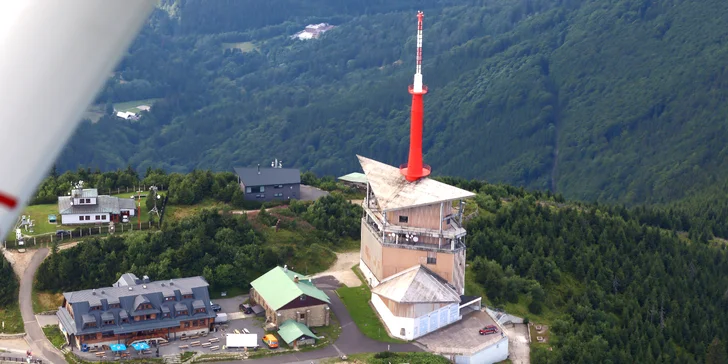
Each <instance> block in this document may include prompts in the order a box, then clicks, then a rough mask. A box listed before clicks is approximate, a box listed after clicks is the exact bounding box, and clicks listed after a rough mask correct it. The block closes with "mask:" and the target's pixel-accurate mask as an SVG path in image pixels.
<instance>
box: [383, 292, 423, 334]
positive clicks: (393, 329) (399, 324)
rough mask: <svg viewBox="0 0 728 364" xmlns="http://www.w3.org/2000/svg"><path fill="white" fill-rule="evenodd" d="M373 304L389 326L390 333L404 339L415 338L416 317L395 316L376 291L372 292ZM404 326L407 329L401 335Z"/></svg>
mask: <svg viewBox="0 0 728 364" xmlns="http://www.w3.org/2000/svg"><path fill="white" fill-rule="evenodd" d="M372 305H373V306H374V309H375V310H377V313H379V316H381V317H382V320H383V321H384V325H386V326H387V328H388V329H389V333H390V334H392V336H394V337H396V338H398V339H403V340H412V339H414V334H415V332H414V327H415V319H412V318H407V317H397V316H394V315H393V314H392V313H391V312H389V308H387V305H385V304H384V302H382V300H381V299H380V298H379V296H378V295H376V294H374V293H372ZM402 328H404V330H405V333H404V335H400V332H401V330H402Z"/></svg>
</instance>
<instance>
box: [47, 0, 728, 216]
mask: <svg viewBox="0 0 728 364" xmlns="http://www.w3.org/2000/svg"><path fill="white" fill-rule="evenodd" d="M321 2H322V5H321V7H320V10H321V13H320V15H319V16H314V15H312V13H310V12H308V10H307V11H305V12H300V11H298V10H296V9H297V8H296V7H291V8H290V9H288V10H285V7H283V8H281V7H280V6H279V5H281V4H283V3H285V2H280V1H279V2H276V3H275V4H272V5H271V7H270V8H268V10H270V11H278V12H279V13H280V14H276V16H275V17H267V18H266V17H264V18H265V19H261V20H260V21H261V22H262V23H260V24H258V27H257V28H252V29H250V28H249V27H247V26H246V25H240V26H236V25H235V24H236V23H235V22H234V21H232V20H229V19H228V18H224V19H227V20H224V19H223V18H222V17H221V16H218V15H214V14H217V13H220V12H224V10H226V9H227V10H229V11H230V12H232V13H235V12H234V11H233V10H235V9H239V6H242V5H240V4H238V3H234V4H233V3H229V4H228V3H227V2H215V4H217V7H215V8H214V9H212V10H209V12H210V14H213V15H209V16H208V15H205V16H203V15H199V14H198V15H199V18H195V17H194V16H191V15H189V14H196V13H195V12H192V10H191V9H192V7H190V8H187V10H185V7H184V6H191V5H189V4H193V3H195V4H198V5H199V4H202V3H205V2H204V1H192V0H190V1H189V2H187V3H185V2H182V3H181V4H178V6H181V7H182V10H179V11H177V13H179V14H181V15H180V17H179V18H169V17H168V14H167V13H166V12H163V11H158V12H157V13H156V14H155V15H154V17H153V18H152V21H150V25H149V26H148V27H147V28H146V29H145V30H144V32H143V34H142V35H141V36H140V37H139V39H138V40H137V41H136V42H135V44H134V45H133V46H132V49H131V50H130V54H129V56H128V57H127V58H126V59H125V61H124V62H123V63H122V64H121V65H120V67H119V73H118V74H117V76H116V77H115V78H114V79H113V80H111V81H110V82H109V85H108V87H107V88H106V90H105V91H104V92H103V93H102V94H101V95H100V96H99V101H100V102H106V101H107V100H108V101H126V100H128V98H129V97H133V95H134V94H143V95H144V97H145V98H146V97H163V98H164V100H163V101H160V102H159V103H157V104H155V106H154V107H153V108H152V111H151V113H150V114H148V115H146V116H144V117H143V118H142V120H141V121H140V123H138V124H135V125H128V124H129V123H127V122H123V121H119V120H117V119H114V118H102V119H101V121H100V122H99V123H97V124H93V125H91V124H87V125H84V126H83V127H82V129H81V130H80V131H79V133H78V134H79V135H78V136H77V137H76V138H75V139H74V140H73V141H72V143H71V144H70V146H69V147H68V148H67V150H66V151H65V152H64V154H63V155H62V157H61V158H60V159H59V163H58V165H59V168H60V169H75V168H76V167H77V166H79V165H83V166H92V167H100V168H103V169H106V168H119V167H125V166H126V164H127V163H131V164H132V165H133V166H134V167H136V168H138V169H140V170H141V169H145V168H146V167H148V166H155V167H162V168H165V169H167V170H170V171H180V172H183V171H188V170H190V169H193V168H213V169H217V170H229V169H230V168H231V167H232V166H233V165H255V164H257V163H267V162H268V160H269V159H272V158H279V159H283V160H284V161H285V163H286V164H287V165H289V166H294V165H295V166H299V167H303V168H305V169H310V170H313V171H314V172H317V173H319V174H321V173H325V174H344V173H348V172H350V171H351V170H355V169H358V166H357V162H356V158H354V154H357V153H358V154H363V155H367V156H369V157H373V158H376V159H379V160H382V161H384V162H387V163H391V164H399V163H402V162H405V161H406V154H407V148H408V140H407V137H408V128H409V95H408V94H407V91H406V87H407V85H408V84H409V83H410V82H411V77H412V73H413V67H412V65H413V64H414V59H413V58H414V24H415V23H414V21H413V20H414V17H413V15H412V14H413V13H414V10H416V8H415V5H416V4H415V3H414V2H403V3H398V5H397V6H396V7H394V6H391V7H389V6H385V5H382V6H380V7H368V6H367V5H366V4H364V3H359V2H351V3H348V4H349V6H347V7H343V8H342V7H339V5H336V4H335V3H328V2H326V1H323V0H322V1H321ZM279 3H280V4H279ZM454 3H455V2H449V1H446V2H436V1H428V2H425V3H422V4H420V5H418V6H422V9H424V10H425V11H426V18H425V42H424V52H425V66H424V70H423V73H424V74H425V82H426V83H427V84H428V85H429V87H430V92H429V93H428V95H427V96H426V111H425V112H426V116H425V120H426V126H425V143H424V146H425V152H426V156H425V158H426V161H427V162H428V163H429V164H431V165H432V166H433V169H434V173H436V174H444V175H459V176H464V177H468V178H480V179H486V180H489V181H494V182H508V183H512V184H517V185H523V186H527V187H531V188H539V189H547V188H551V189H553V190H556V191H559V192H562V193H564V194H565V195H566V196H568V197H573V198H579V199H589V200H600V201H620V202H625V203H640V202H665V201H671V200H676V199H679V198H682V197H684V196H686V195H691V194H693V193H695V192H696V191H699V190H701V189H702V188H704V187H706V186H711V185H713V184H714V183H715V182H716V181H719V180H720V179H721V178H724V177H726V174H728V173H726V171H728V169H726V168H725V167H726V166H724V165H723V160H724V158H722V157H723V155H724V154H725V150H726V149H725V146H724V143H721V142H722V141H723V139H725V136H727V134H728V132H727V131H726V128H725V117H726V115H728V110H726V106H725V102H723V101H725V99H726V88H725V87H724V80H726V77H728V75H726V71H725V67H724V66H723V64H724V63H725V62H724V60H725V59H726V57H725V56H726V54H725V53H726V52H728V48H726V47H725V43H726V39H728V17H723V16H714V15H715V14H726V13H728V3H725V2H721V1H717V0H708V1H700V2H699V1H696V0H672V1H662V2H659V3H657V2H652V1H647V0H619V1H617V0H610V1H596V0H581V1H579V0H570V1H566V0H564V1H557V2H553V1H535V0H529V1H520V0H519V1H516V0H500V1H487V2H485V1H475V0H471V1H466V2H465V3H461V2H459V3H460V4H454ZM235 4H237V5H235ZM273 5H275V6H273ZM276 9H278V10H276ZM185 11H187V13H185ZM261 11H263V10H261ZM297 11H298V12H297ZM190 12H192V13H190ZM216 12H217V13H216ZM185 14H188V15H185ZM206 14H207V13H206ZM190 19H193V20H190ZM221 19H222V20H221ZM280 19H284V20H280ZM215 20H220V21H219V24H218V25H217V26H216V25H215V24H217V23H216V22H215ZM314 21H330V22H332V23H334V24H336V25H338V27H337V28H336V29H334V30H332V31H330V32H329V33H327V34H325V35H324V36H323V37H322V38H321V39H319V40H316V41H312V42H300V41H293V40H290V39H288V35H290V34H292V33H293V32H295V31H297V30H299V29H301V28H302V26H303V25H305V24H307V23H308V22H314ZM256 24H257V23H256ZM215 32H217V33H215ZM245 41H252V42H253V43H254V44H255V46H256V47H257V50H256V51H253V52H249V53H241V52H239V51H234V50H233V51H231V50H223V49H222V46H221V44H222V43H224V42H245ZM135 91H138V92H135ZM120 124H122V125H123V126H121V127H120V126H119V125H120ZM89 141H91V142H89Z"/></svg>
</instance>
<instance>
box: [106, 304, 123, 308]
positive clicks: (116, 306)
mask: <svg viewBox="0 0 728 364" xmlns="http://www.w3.org/2000/svg"><path fill="white" fill-rule="evenodd" d="M109 308H121V305H120V304H118V303H110V304H109Z"/></svg>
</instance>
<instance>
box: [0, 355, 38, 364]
mask: <svg viewBox="0 0 728 364" xmlns="http://www.w3.org/2000/svg"><path fill="white" fill-rule="evenodd" d="M4 362H11V363H26V362H27V359H26V358H16V357H12V356H0V363H4ZM30 362H31V363H38V364H42V363H43V361H42V360H40V359H33V360H31V361H30Z"/></svg>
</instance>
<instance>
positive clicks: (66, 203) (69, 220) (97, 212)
mask: <svg viewBox="0 0 728 364" xmlns="http://www.w3.org/2000/svg"><path fill="white" fill-rule="evenodd" d="M58 213H59V214H60V215H61V223H62V224H63V225H74V224H97V223H108V222H110V221H114V222H119V221H120V220H121V217H122V216H135V215H136V206H135V204H134V200H133V199H130V198H119V197H112V196H106V195H99V192H98V190H97V189H95V188H76V189H74V190H73V191H72V192H71V195H70V196H59V197H58Z"/></svg>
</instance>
